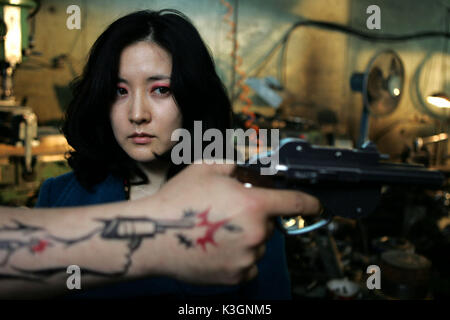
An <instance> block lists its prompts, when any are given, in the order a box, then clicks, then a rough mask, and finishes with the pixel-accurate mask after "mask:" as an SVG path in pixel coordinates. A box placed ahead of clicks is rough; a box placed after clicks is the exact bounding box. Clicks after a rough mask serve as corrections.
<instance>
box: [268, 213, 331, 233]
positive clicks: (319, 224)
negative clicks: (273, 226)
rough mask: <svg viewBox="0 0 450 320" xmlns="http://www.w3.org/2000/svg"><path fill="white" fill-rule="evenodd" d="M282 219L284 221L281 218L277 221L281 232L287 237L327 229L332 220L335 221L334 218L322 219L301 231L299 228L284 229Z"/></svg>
mask: <svg viewBox="0 0 450 320" xmlns="http://www.w3.org/2000/svg"><path fill="white" fill-rule="evenodd" d="M281 219H282V218H281V217H278V219H277V221H278V226H279V228H280V229H281V231H283V233H285V234H287V235H290V236H295V235H300V234H305V233H308V232H311V231H314V230H317V229H319V228H322V227H325V226H326V225H327V224H329V223H330V222H331V220H333V217H328V218H324V219H321V220H319V221H317V222H316V223H313V224H312V225H310V226H307V227H303V228H300V229H299V228H297V229H289V228H286V227H284V226H283V222H282V220H281Z"/></svg>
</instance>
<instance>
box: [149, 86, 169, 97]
mask: <svg viewBox="0 0 450 320" xmlns="http://www.w3.org/2000/svg"><path fill="white" fill-rule="evenodd" d="M153 92H155V93H156V94H157V95H160V96H165V95H168V94H169V93H170V88H169V87H156V88H154V89H153Z"/></svg>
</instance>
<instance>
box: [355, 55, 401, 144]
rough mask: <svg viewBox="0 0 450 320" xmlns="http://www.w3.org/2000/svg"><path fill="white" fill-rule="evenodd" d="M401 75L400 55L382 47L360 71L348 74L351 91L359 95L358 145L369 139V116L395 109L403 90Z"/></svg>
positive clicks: (381, 114)
mask: <svg viewBox="0 0 450 320" xmlns="http://www.w3.org/2000/svg"><path fill="white" fill-rule="evenodd" d="M404 74H405V70H404V67H403V63H402V60H401V59H400V57H399V56H398V55H397V54H396V53H395V52H394V51H392V50H384V51H381V52H379V53H377V54H376V55H375V56H374V57H373V58H372V59H371V60H370V62H369V64H368V66H367V68H366V71H365V72H364V73H354V74H353V75H352V77H351V79H350V85H351V88H352V90H353V91H357V92H361V94H362V96H363V113H362V116H361V124H360V134H359V140H358V147H361V146H362V145H363V144H364V143H365V142H366V141H367V140H368V139H369V115H371V116H375V117H380V116H385V115H388V114H391V113H392V112H393V111H394V110H395V109H396V108H397V106H398V103H399V102H400V99H401V96H402V93H403V83H404Z"/></svg>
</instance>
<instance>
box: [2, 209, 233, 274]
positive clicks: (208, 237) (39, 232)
mask: <svg viewBox="0 0 450 320" xmlns="http://www.w3.org/2000/svg"><path fill="white" fill-rule="evenodd" d="M209 213H210V208H208V209H206V210H204V211H202V212H200V213H195V212H194V211H192V210H188V211H185V213H184V214H183V217H182V218H181V219H178V220H164V219H151V218H129V217H117V218H114V219H98V220H97V221H99V222H102V223H103V226H102V227H97V228H95V229H93V230H92V231H91V232H90V233H88V234H86V235H84V236H82V237H78V238H70V239H65V238H61V237H56V236H54V235H52V234H50V233H49V232H47V231H46V230H45V229H43V228H39V227H35V226H28V225H25V224H23V223H21V222H19V221H14V222H15V224H16V225H15V226H12V227H4V228H0V235H1V234H2V233H3V234H11V236H12V237H11V238H10V239H8V238H7V239H0V267H5V266H6V265H7V264H8V261H9V260H10V258H11V256H12V255H13V254H14V253H16V252H17V251H19V250H21V249H24V248H26V249H28V251H29V252H30V253H31V254H39V253H42V252H44V251H45V250H47V248H48V247H52V246H54V245H56V244H63V245H65V246H66V247H70V246H73V245H75V244H77V243H81V242H83V241H86V240H88V239H90V238H92V237H93V236H95V235H99V236H100V237H101V238H103V239H105V240H122V241H128V249H129V252H128V254H127V256H126V258H127V260H128V262H127V264H126V265H125V267H124V270H123V271H121V272H118V273H114V274H103V273H102V272H99V271H93V270H91V271H88V273H92V274H97V275H107V276H108V275H109V276H111V275H120V274H124V273H126V272H127V271H128V269H129V267H130V266H131V255H132V253H133V252H134V251H135V250H136V249H138V248H139V246H140V245H141V243H142V241H143V240H144V239H146V238H154V237H155V236H157V235H158V234H162V233H165V232H166V231H167V230H169V229H178V230H180V232H178V233H177V234H176V235H175V236H176V237H177V239H178V241H179V243H180V244H181V245H183V246H185V247H186V248H192V247H195V245H196V244H198V245H200V246H201V247H202V249H203V251H206V245H207V244H208V243H210V244H211V245H214V246H217V243H216V242H215V241H214V235H215V233H216V232H217V231H218V230H219V229H221V228H222V229H224V230H226V231H228V232H239V231H242V229H241V228H240V227H238V226H235V225H233V224H230V223H228V219H223V220H220V221H216V222H212V221H210V220H209ZM198 219H199V220H200V221H199V222H196V220H198ZM192 228H204V235H203V236H201V237H198V238H197V239H195V240H194V239H190V238H189V237H188V236H186V235H185V234H183V233H182V231H183V230H187V229H192ZM21 236H22V237H21ZM24 236H29V239H27V240H22V239H24V238H26V237H24ZM17 238H19V239H20V240H17ZM13 269H15V270H16V271H19V272H21V273H25V272H26V273H28V274H33V275H39V276H50V275H52V274H54V273H58V272H65V269H64V270H62V269H61V268H56V269H53V270H39V271H25V270H23V269H19V268H14V267H13ZM85 271H86V270H85ZM1 276H2V275H1V274H0V278H1Z"/></svg>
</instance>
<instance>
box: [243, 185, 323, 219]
mask: <svg viewBox="0 0 450 320" xmlns="http://www.w3.org/2000/svg"><path fill="white" fill-rule="evenodd" d="M249 191H250V192H252V193H254V195H255V196H256V197H257V199H258V200H259V201H261V206H262V207H263V210H264V212H265V213H266V214H267V215H268V216H279V215H282V216H289V215H293V214H299V215H317V214H319V213H321V211H322V205H321V204H320V201H319V199H317V198H316V197H314V196H312V195H310V194H307V193H304V192H301V191H292V190H275V189H265V188H251V189H250V190H249Z"/></svg>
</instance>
